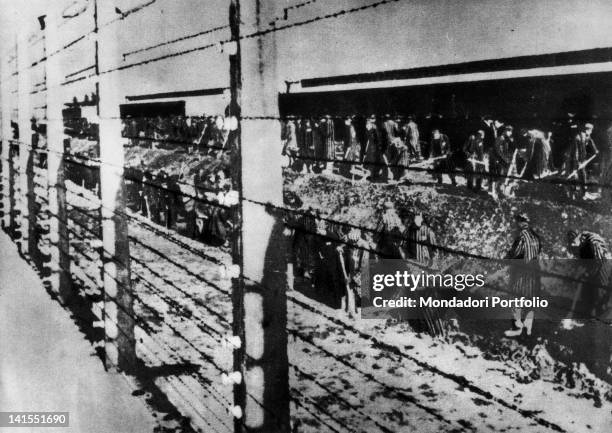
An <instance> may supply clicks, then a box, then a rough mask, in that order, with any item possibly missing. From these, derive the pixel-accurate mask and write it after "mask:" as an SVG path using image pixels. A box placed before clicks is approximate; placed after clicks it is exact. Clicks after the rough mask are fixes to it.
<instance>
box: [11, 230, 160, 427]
mask: <svg viewBox="0 0 612 433" xmlns="http://www.w3.org/2000/svg"><path fill="white" fill-rule="evenodd" d="M0 321H1V325H0V347H1V355H0V408H1V409H0V410H2V411H37V412H41V411H61V412H70V415H69V417H70V427H69V428H62V429H61V431H62V432H64V431H66V432H75V433H83V432H87V433H138V432H142V433H150V432H152V431H153V429H154V427H155V420H154V418H153V416H152V415H151V413H150V412H149V410H148V409H147V407H146V405H145V403H144V401H142V399H140V398H137V397H133V396H132V395H131V393H132V390H133V387H134V384H133V383H131V379H129V378H127V377H126V376H124V375H122V374H111V373H108V372H106V371H105V370H104V367H103V365H102V363H101V362H100V359H99V358H98V357H97V356H96V353H95V352H94V350H93V348H92V346H91V345H90V344H89V343H88V342H87V341H86V340H85V338H84V337H83V335H82V334H81V333H80V332H79V331H78V329H77V327H76V326H75V324H74V322H73V321H72V319H71V317H70V316H69V313H68V312H67V311H66V310H64V309H63V308H62V307H61V306H60V305H59V304H58V303H57V302H56V301H54V300H52V299H51V297H50V296H49V295H48V293H47V292H46V290H45V289H44V288H43V285H42V282H41V281H40V279H39V278H38V276H37V275H36V273H35V272H34V271H33V270H32V269H31V268H30V267H29V266H28V264H27V263H26V262H25V261H24V260H22V259H21V258H20V257H19V256H18V255H17V251H16V248H15V245H14V244H13V242H12V241H11V240H10V239H9V238H8V237H7V236H6V235H5V234H4V233H0ZM0 430H2V429H0ZM9 430H10V431H20V432H31V431H43V430H45V431H51V429H49V428H45V429H27V428H19V429H14V428H11V429H5V430H2V431H9ZM57 431H59V430H57Z"/></svg>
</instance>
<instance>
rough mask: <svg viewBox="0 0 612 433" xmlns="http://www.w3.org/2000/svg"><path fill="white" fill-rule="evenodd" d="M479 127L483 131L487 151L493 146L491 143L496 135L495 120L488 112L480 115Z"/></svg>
mask: <svg viewBox="0 0 612 433" xmlns="http://www.w3.org/2000/svg"><path fill="white" fill-rule="evenodd" d="M480 129H482V130H483V131H484V132H485V136H484V146H485V150H486V151H487V152H488V151H490V150H491V149H492V148H493V145H494V144H495V140H497V135H498V133H497V132H498V131H497V128H496V127H495V121H494V120H493V117H492V116H490V115H488V114H487V115H484V116H483V117H482V124H481V126H480Z"/></svg>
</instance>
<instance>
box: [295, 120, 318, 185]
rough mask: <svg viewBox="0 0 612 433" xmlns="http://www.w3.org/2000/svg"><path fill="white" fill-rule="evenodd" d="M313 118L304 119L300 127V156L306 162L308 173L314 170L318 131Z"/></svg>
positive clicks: (305, 168) (305, 166) (305, 167)
mask: <svg viewBox="0 0 612 433" xmlns="http://www.w3.org/2000/svg"><path fill="white" fill-rule="evenodd" d="M312 123H313V122H312V120H311V119H308V118H306V119H302V122H301V127H300V136H301V140H299V141H298V143H299V144H300V157H301V158H302V162H303V163H304V170H305V171H306V173H310V172H311V171H312V163H313V158H314V157H315V138H314V135H315V134H316V131H315V130H314V128H313V127H312Z"/></svg>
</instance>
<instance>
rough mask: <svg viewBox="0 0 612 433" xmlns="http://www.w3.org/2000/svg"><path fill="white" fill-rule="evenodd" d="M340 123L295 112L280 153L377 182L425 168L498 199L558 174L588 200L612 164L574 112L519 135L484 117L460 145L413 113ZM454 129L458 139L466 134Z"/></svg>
mask: <svg viewBox="0 0 612 433" xmlns="http://www.w3.org/2000/svg"><path fill="white" fill-rule="evenodd" d="M342 121H343V125H342V130H341V131H338V124H339V122H340V119H338V118H335V117H332V116H329V115H327V116H323V117H321V118H319V119H314V118H296V117H292V116H289V117H288V118H287V120H286V122H285V125H284V133H283V151H282V154H283V155H285V156H287V157H288V165H289V166H290V167H292V168H294V169H295V170H298V171H300V172H302V173H309V172H313V171H314V172H324V173H332V172H333V171H334V168H335V167H336V168H338V171H339V173H340V174H342V175H345V176H347V177H354V176H355V175H356V174H359V172H360V170H359V168H362V169H364V170H362V171H361V175H362V178H367V179H369V180H371V181H376V182H388V181H392V180H393V181H396V182H404V181H406V182H409V181H410V179H411V177H413V176H411V173H414V172H416V171H426V172H430V173H431V174H432V175H433V177H434V179H435V180H436V181H437V182H438V183H443V175H444V174H445V175H447V176H448V177H449V180H450V182H451V183H452V184H453V185H456V177H457V175H459V174H461V175H463V176H464V177H465V178H466V184H467V187H468V188H470V189H471V190H474V191H476V192H478V191H481V190H482V189H483V188H485V187H486V189H488V191H489V193H490V194H491V195H493V196H494V197H497V196H498V195H499V194H502V193H503V194H506V195H508V194H509V187H511V186H515V185H516V183H517V181H518V180H520V179H524V180H537V179H542V178H545V177H549V176H555V177H557V178H559V179H560V180H561V181H560V183H561V184H563V185H569V186H567V187H566V190H567V192H568V195H570V196H571V197H572V198H576V192H577V191H580V192H582V197H583V198H585V197H586V193H587V190H588V186H587V185H588V181H589V179H590V178H591V177H592V176H595V175H596V174H600V175H601V176H602V177H603V178H607V177H609V175H610V173H606V172H604V170H608V171H609V169H607V168H606V167H608V168H609V167H610V166H611V165H612V164H611V163H610V161H608V162H606V161H599V160H601V159H610V158H611V155H610V152H604V153H603V154H601V155H600V151H599V149H598V147H597V146H596V145H595V142H594V140H593V135H592V133H593V129H594V126H593V124H592V123H589V122H584V123H582V124H579V123H578V122H577V121H575V120H574V116H573V114H572V113H568V118H567V119H566V120H564V121H562V122H558V123H555V124H554V125H551V127H550V130H548V131H544V130H541V129H535V128H532V129H527V128H524V129H521V130H520V131H519V132H518V133H517V132H516V131H515V129H514V128H513V126H512V125H509V124H507V123H504V122H501V121H499V120H496V119H494V118H493V117H492V116H483V117H482V118H481V120H480V122H479V124H477V125H474V126H473V127H470V128H473V129H472V130H470V132H468V133H467V137H466V136H464V137H463V139H462V141H460V143H461V144H458V143H451V139H450V138H449V135H447V133H446V131H444V129H443V128H442V127H440V126H437V125H438V123H440V122H438V123H436V122H432V121H429V129H428V134H426V135H425V137H423V135H422V134H421V133H420V128H419V125H418V124H417V123H416V120H415V116H412V115H410V116H406V117H404V116H395V117H394V116H391V115H385V116H375V115H373V116H370V117H368V118H366V119H362V118H357V117H354V116H348V117H346V118H343V119H342ZM455 129H456V128H455ZM465 129H467V128H464V130H465ZM553 129H554V130H555V133H556V134H557V136H554V134H553V131H552V130H553ZM453 132H455V133H454V134H453V136H454V137H455V140H457V139H459V140H461V138H457V135H458V134H457V133H456V131H453ZM449 134H450V133H449ZM605 150H607V146H606V149H605ZM356 167H358V168H356ZM595 167H599V170H596V169H595ZM596 171H599V173H596Z"/></svg>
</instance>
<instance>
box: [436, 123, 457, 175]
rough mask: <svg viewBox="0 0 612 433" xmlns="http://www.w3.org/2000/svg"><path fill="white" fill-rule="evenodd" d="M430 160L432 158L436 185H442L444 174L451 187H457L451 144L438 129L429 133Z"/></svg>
mask: <svg viewBox="0 0 612 433" xmlns="http://www.w3.org/2000/svg"><path fill="white" fill-rule="evenodd" d="M429 149H430V154H429V157H430V158H434V159H435V161H434V165H433V171H434V178H435V179H436V180H437V181H438V183H440V184H441V183H442V173H444V172H446V173H447V174H448V177H449V178H450V180H451V183H452V184H453V185H457V182H456V180H455V173H454V171H455V167H454V164H453V162H452V152H451V144H450V140H449V138H448V136H447V135H446V134H442V133H441V132H440V130H439V129H434V130H433V131H431V141H430V144H429Z"/></svg>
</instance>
